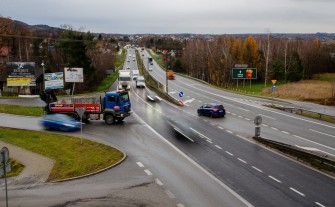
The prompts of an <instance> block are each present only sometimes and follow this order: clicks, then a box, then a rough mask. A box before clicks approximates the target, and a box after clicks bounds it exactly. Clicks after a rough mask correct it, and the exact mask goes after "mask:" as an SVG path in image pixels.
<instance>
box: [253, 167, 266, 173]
mask: <svg viewBox="0 0 335 207" xmlns="http://www.w3.org/2000/svg"><path fill="white" fill-rule="evenodd" d="M251 167H252V168H254V169H255V170H257V171H258V172H260V173H262V172H263V171H262V170H261V169H258V168H257V167H255V166H251Z"/></svg>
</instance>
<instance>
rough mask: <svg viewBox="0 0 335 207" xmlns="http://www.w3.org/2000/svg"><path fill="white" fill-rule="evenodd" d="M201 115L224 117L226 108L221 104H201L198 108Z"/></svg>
mask: <svg viewBox="0 0 335 207" xmlns="http://www.w3.org/2000/svg"><path fill="white" fill-rule="evenodd" d="M198 115H199V116H210V117H224V116H225V115H226V110H225V109H224V107H223V106H222V105H221V104H216V103H208V104H204V105H202V106H200V108H199V109H198Z"/></svg>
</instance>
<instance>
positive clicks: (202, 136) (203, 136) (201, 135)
mask: <svg viewBox="0 0 335 207" xmlns="http://www.w3.org/2000/svg"><path fill="white" fill-rule="evenodd" d="M190 130H192V131H193V132H195V133H197V134H198V135H199V136H200V137H201V138H204V139H207V140H212V139H210V138H208V137H206V136H205V135H203V134H201V133H200V132H198V131H197V130H195V129H193V128H192V127H190Z"/></svg>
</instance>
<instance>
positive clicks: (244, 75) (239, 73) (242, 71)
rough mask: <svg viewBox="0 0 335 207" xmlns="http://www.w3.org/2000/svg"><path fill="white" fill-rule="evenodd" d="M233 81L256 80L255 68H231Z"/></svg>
mask: <svg viewBox="0 0 335 207" xmlns="http://www.w3.org/2000/svg"><path fill="white" fill-rule="evenodd" d="M232 78H233V79H257V69H256V68H233V71H232Z"/></svg>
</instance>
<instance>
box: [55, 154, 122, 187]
mask: <svg viewBox="0 0 335 207" xmlns="http://www.w3.org/2000/svg"><path fill="white" fill-rule="evenodd" d="M119 151H120V152H122V151H121V150H119ZM122 153H123V158H122V159H121V160H119V161H118V162H117V163H114V164H113V165H111V166H108V167H106V168H104V169H101V170H98V171H96V172H93V173H89V174H86V175H81V176H77V177H72V178H66V179H62V180H55V181H50V182H49V183H60V182H65V181H71V180H77V179H80V178H85V177H89V176H92V175H95V174H98V173H101V172H104V171H106V170H109V169H111V168H113V167H116V166H118V165H119V164H121V163H122V162H123V161H124V160H125V159H126V158H127V154H126V153H124V152H122Z"/></svg>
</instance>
